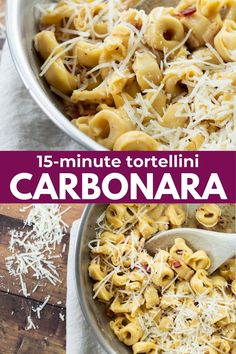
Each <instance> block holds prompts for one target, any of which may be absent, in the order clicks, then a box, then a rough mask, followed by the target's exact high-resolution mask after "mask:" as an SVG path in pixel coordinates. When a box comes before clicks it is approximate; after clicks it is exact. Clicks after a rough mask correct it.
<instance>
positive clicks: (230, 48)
mask: <svg viewBox="0 0 236 354" xmlns="http://www.w3.org/2000/svg"><path fill="white" fill-rule="evenodd" d="M136 3H137V1H132V0H114V1H112V6H110V0H73V1H71V0H58V1H57V2H55V4H54V5H51V4H50V6H49V7H48V8H47V7H45V8H44V10H43V11H42V15H41V18H40V32H39V33H38V34H36V36H35V48H36V50H37V51H38V52H39V54H40V56H41V58H42V60H43V61H44V63H43V65H42V67H41V73H40V76H43V77H44V78H45V79H46V81H47V82H48V84H49V85H50V88H51V89H52V91H53V92H54V93H55V94H56V95H58V96H60V97H61V99H62V100H63V101H64V105H65V113H66V115H67V116H68V118H70V119H71V120H72V123H73V124H74V125H75V126H76V127H77V128H78V129H79V130H80V131H82V132H83V133H84V134H86V135H88V136H89V137H90V138H91V139H93V140H95V141H96V142H98V143H99V144H101V145H102V146H104V147H105V148H107V149H110V150H121V151H125V150H144V151H155V150H187V151H190V150H199V149H201V150H212V149H214V150H216V149H218V150H227V149H228V150H234V149H235V148H236V142H235V135H234V130H235V126H234V106H235V95H236V79H235V71H236V10H235V9H236V1H235V0H180V1H179V3H178V4H177V6H176V7H168V6H167V7H163V6H159V7H156V8H154V9H153V10H152V11H151V12H150V13H149V14H147V13H145V12H144V11H143V10H138V9H135V8H132V7H131V6H135V4H136ZM115 114H116V115H115Z"/></svg>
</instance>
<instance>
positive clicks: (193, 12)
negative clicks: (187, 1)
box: [180, 7, 197, 16]
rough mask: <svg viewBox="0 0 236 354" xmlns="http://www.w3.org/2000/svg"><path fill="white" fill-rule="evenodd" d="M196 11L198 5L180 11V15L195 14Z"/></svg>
mask: <svg viewBox="0 0 236 354" xmlns="http://www.w3.org/2000/svg"><path fill="white" fill-rule="evenodd" d="M196 11H197V9H196V7H190V8H189V9H186V10H183V11H180V15H182V16H192V15H193V14H195V12H196Z"/></svg>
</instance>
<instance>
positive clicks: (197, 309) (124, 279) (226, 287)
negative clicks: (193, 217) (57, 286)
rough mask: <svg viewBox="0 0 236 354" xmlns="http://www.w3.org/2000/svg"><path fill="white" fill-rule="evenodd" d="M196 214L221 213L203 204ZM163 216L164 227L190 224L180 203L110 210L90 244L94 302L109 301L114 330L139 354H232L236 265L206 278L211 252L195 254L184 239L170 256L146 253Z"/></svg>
mask: <svg viewBox="0 0 236 354" xmlns="http://www.w3.org/2000/svg"><path fill="white" fill-rule="evenodd" d="M199 210H204V212H206V213H211V214H212V213H213V214H214V215H215V214H216V215H217V216H218V217H219V215H221V209H220V208H219V207H218V206H217V205H214V204H209V205H207V204H204V205H203V206H202V207H200V208H199V209H197V210H196V214H198V213H199ZM204 217H207V215H205V214H204ZM211 217H212V215H210V224H212V223H215V219H214V218H213V220H211ZM214 217H215V216H214ZM162 218H164V219H163V220H165V222H166V224H165V225H166V228H167V229H168V228H176V227H183V226H185V224H186V223H187V222H188V220H187V216H186V214H185V209H184V208H183V207H181V206H179V205H164V204H154V205H142V204H140V205H138V204H110V205H109V206H107V208H106V210H105V212H104V213H103V214H102V216H100V217H99V223H98V228H97V238H96V239H95V240H92V242H90V249H91V253H92V260H91V262H90V265H89V268H88V272H89V276H90V277H91V278H92V279H93V281H94V286H93V291H94V297H95V298H98V299H99V300H101V301H103V302H105V303H106V305H107V307H108V309H109V313H110V316H112V319H110V327H111V329H112V331H113V332H114V334H115V335H116V337H117V338H118V340H120V341H121V342H123V343H124V344H125V345H127V346H128V347H130V348H132V351H133V353H134V354H138V353H140V354H141V353H150V354H155V353H159V352H160V353H172V352H173V353H175V352H183V353H187V354H199V353H202V354H206V353H209V354H210V353H211V354H213V353H216V354H217V353H219V352H222V353H229V354H233V353H234V350H235V340H236V259H229V260H228V261H227V262H226V263H225V264H223V265H222V266H221V267H220V268H219V269H218V270H217V271H215V272H214V273H213V274H211V275H209V274H208V269H209V268H210V266H211V259H210V258H209V257H208V255H207V254H206V252H205V251H204V250H193V249H191V248H190V247H189V245H188V242H187V240H184V239H182V238H176V239H175V240H174V244H173V246H172V247H171V248H170V249H168V250H164V249H163V250H159V251H157V252H156V254H154V255H150V254H148V253H147V251H146V250H145V242H146V240H147V239H149V238H150V237H152V236H153V235H154V234H156V233H157V232H159V231H161V230H160V229H159V220H161V219H162ZM198 218H199V215H198ZM204 222H205V223H206V221H204ZM216 222H217V223H219V222H220V219H219V218H217V221H216ZM207 224H209V223H208V222H207ZM203 226H205V225H203Z"/></svg>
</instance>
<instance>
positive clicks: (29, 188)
mask: <svg viewBox="0 0 236 354" xmlns="http://www.w3.org/2000/svg"><path fill="white" fill-rule="evenodd" d="M0 163H1V174H0V203H18V202H21V203H24V202H25V203H90V202H93V203H110V202H113V203H133V202H137V203H147V202H148V203H196V202H206V203H235V202H236V153H235V152H231V151H228V152H219V151H217V152H214V151H211V152H182V151H180V152H162V151H158V152H106V151H104V152H88V151H85V152H84V151H80V152H78V151H73V152H58V151H57V152H52V151H50V152H31V151H27V152H13V151H11V152H0Z"/></svg>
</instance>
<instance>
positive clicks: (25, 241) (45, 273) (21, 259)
mask: <svg viewBox="0 0 236 354" xmlns="http://www.w3.org/2000/svg"><path fill="white" fill-rule="evenodd" d="M66 211H68V209H66V210H65V211H63V212H61V211H60V206H59V205H33V206H32V208H31V210H30V212H29V215H28V217H27V219H26V221H25V225H24V228H23V229H22V230H11V231H10V236H11V238H10V242H9V250H10V252H11V256H9V257H6V267H7V270H8V271H9V273H10V275H12V276H15V277H16V278H18V279H19V283H20V286H21V292H22V293H23V295H24V296H25V297H28V296H29V295H30V294H29V292H28V290H27V287H26V281H25V277H26V276H27V274H29V273H32V274H33V277H34V278H35V279H36V280H37V281H38V282H40V281H41V280H48V281H49V282H50V283H51V284H53V285H56V284H58V283H60V282H61V281H60V279H59V274H58V272H57V270H56V266H55V264H54V259H56V258H58V256H59V255H57V254H56V246H57V245H59V244H60V243H61V242H62V240H63V237H64V235H65V231H66V229H67V225H66V224H65V223H64V222H63V220H62V214H64V213H65V212H66ZM29 227H30V229H29ZM38 286H39V284H37V285H36V286H35V287H34V289H33V292H34V291H36V290H37V287H38Z"/></svg>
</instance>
